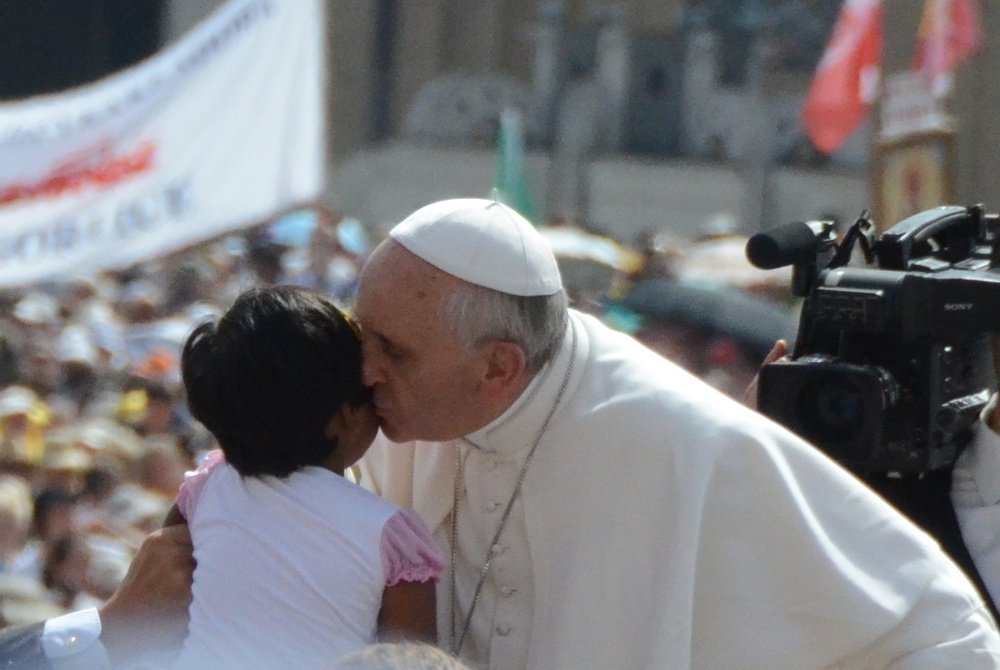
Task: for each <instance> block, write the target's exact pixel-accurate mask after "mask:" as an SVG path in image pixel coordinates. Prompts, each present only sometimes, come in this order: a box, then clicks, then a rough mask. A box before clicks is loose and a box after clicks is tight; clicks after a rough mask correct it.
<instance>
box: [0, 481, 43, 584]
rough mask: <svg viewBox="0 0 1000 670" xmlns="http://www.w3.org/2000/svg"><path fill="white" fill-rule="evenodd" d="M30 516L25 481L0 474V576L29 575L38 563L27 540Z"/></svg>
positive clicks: (35, 554)
mask: <svg viewBox="0 0 1000 670" xmlns="http://www.w3.org/2000/svg"><path fill="white" fill-rule="evenodd" d="M33 514H34V500H33V498H32V495H31V487H30V486H28V484H27V482H25V481H24V480H23V479H22V478H20V477H18V476H16V475H9V474H0V574H21V575H31V574H32V572H33V570H34V566H35V565H36V564H37V562H38V552H37V551H36V550H35V548H34V547H33V546H32V545H31V543H30V541H29V540H30V536H31V519H32V516H33Z"/></svg>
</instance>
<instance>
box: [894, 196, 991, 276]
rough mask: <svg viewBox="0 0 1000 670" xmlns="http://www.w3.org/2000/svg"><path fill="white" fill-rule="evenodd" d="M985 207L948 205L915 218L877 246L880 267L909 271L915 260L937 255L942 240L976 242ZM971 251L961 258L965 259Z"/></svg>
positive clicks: (963, 252)
mask: <svg viewBox="0 0 1000 670" xmlns="http://www.w3.org/2000/svg"><path fill="white" fill-rule="evenodd" d="M982 211H983V210H982V207H979V206H974V207H959V206H957V205H946V206H943V207H935V208H934V209H928V210H927V211H924V212H920V213H919V214H914V215H913V216H911V217H909V218H906V219H903V220H902V221H900V222H899V223H897V224H896V225H895V226H893V227H892V228H890V229H889V230H887V231H885V232H884V233H882V237H881V238H879V240H878V242H877V243H876V244H875V255H876V256H878V263H879V267H881V268H882V269H885V270H906V269H907V264H908V263H909V261H910V259H911V258H913V257H914V256H916V257H921V256H927V255H929V254H930V253H932V252H934V251H936V250H937V249H938V248H939V247H940V245H939V243H938V242H939V240H937V239H936V238H938V237H939V236H942V235H943V234H944V233H958V236H957V237H958V239H963V240H973V239H975V238H976V235H977V234H978V233H979V232H980V222H981V219H982ZM967 255H968V249H964V250H962V252H961V253H959V254H958V256H959V257H961V258H965V257H966V256H967Z"/></svg>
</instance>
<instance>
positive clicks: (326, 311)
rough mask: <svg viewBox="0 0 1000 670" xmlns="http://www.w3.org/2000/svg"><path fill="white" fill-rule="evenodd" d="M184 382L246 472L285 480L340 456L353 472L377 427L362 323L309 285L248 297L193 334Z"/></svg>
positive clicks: (229, 455) (196, 409)
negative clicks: (364, 370) (366, 379)
mask: <svg viewBox="0 0 1000 670" xmlns="http://www.w3.org/2000/svg"><path fill="white" fill-rule="evenodd" d="M181 376H182V378H183V380H184V387H185V389H186V391H187V401H188V407H189V408H190V409H191V414H192V415H194V417H195V418H196V419H198V420H199V421H201V422H202V423H203V424H204V425H205V427H206V428H208V430H210V431H211V432H212V434H213V435H214V436H215V438H216V439H217V440H218V441H219V445H220V446H221V447H222V450H223V452H225V454H226V461H227V462H229V463H230V464H231V465H232V466H233V467H235V468H236V469H237V470H238V471H239V472H240V474H242V475H244V476H257V475H274V476H278V477H283V476H286V475H288V474H291V473H292V472H294V471H295V470H297V469H299V468H301V467H304V466H307V465H329V464H330V463H331V460H330V459H331V457H337V455H340V459H339V460H338V461H337V462H338V463H339V464H340V467H346V466H348V465H350V464H351V463H353V461H354V460H356V459H357V458H359V457H360V456H361V454H362V453H364V449H366V448H367V447H368V445H369V444H371V441H372V439H373V438H374V436H375V432H376V430H377V423H376V419H375V416H374V412H372V410H371V407H370V406H369V405H368V391H367V389H366V388H365V387H364V385H363V384H362V383H361V344H360V341H359V340H358V335H357V333H356V331H355V328H354V325H353V324H352V323H351V322H350V321H349V320H348V318H347V317H346V316H345V315H344V314H343V313H342V312H341V311H340V310H339V309H337V307H336V306H335V305H334V303H333V302H332V301H331V300H329V299H328V298H326V297H324V296H322V295H320V294H319V293H316V292H315V291H311V290H309V289H304V288H299V287H294V286H276V287H270V288H259V289H251V290H249V291H246V292H245V293H243V294H242V295H240V297H239V298H237V299H236V302H235V303H233V306H232V307H230V309H229V311H227V312H226V313H225V314H224V315H223V316H222V318H220V319H219V321H218V322H214V321H213V322H208V323H204V324H202V325H200V326H198V327H197V328H196V329H195V330H194V332H193V333H191V335H190V336H189V337H188V340H187V342H186V343H185V345H184V350H183V352H182V354H181ZM335 449H336V450H337V452H336V454H335V453H334V450H335ZM341 452H344V453H341Z"/></svg>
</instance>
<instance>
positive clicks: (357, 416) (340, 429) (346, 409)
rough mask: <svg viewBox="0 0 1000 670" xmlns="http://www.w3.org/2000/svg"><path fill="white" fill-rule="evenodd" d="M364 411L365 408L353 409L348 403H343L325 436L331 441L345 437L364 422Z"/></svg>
mask: <svg viewBox="0 0 1000 670" xmlns="http://www.w3.org/2000/svg"><path fill="white" fill-rule="evenodd" d="M363 411H364V407H351V406H350V405H349V404H348V403H346V402H345V403H343V404H342V405H341V406H340V409H338V410H337V413H336V414H334V415H333V418H332V419H330V423H328V424H326V431H325V432H324V435H326V436H327V437H328V438H331V439H337V438H342V437H345V436H346V435H348V434H349V433H350V432H351V430H353V429H354V428H355V427H356V426H357V425H358V424H359V423H361V422H362V421H363V420H364V416H363V414H362V413H363Z"/></svg>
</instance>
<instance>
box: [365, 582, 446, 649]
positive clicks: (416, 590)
mask: <svg viewBox="0 0 1000 670" xmlns="http://www.w3.org/2000/svg"><path fill="white" fill-rule="evenodd" d="M378 639H379V641H381V642H396V641H401V640H417V641H421V642H429V643H431V644H434V643H435V642H436V641H437V614H436V600H435V596H434V582H433V581H426V582H399V583H398V584H396V585H394V586H387V587H386V588H385V592H384V593H383V594H382V609H381V611H380V612H379V615H378Z"/></svg>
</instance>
